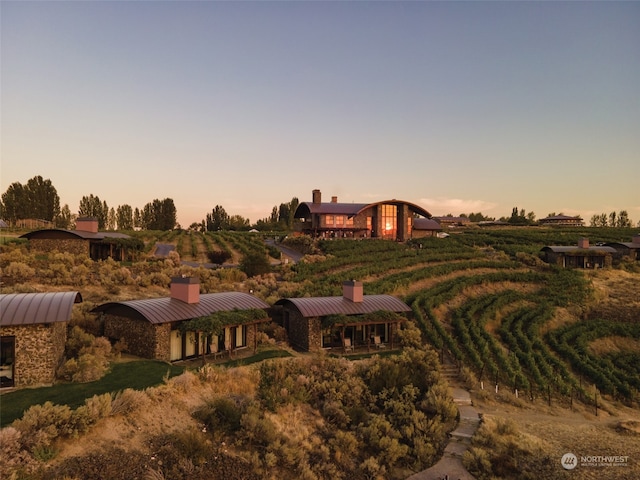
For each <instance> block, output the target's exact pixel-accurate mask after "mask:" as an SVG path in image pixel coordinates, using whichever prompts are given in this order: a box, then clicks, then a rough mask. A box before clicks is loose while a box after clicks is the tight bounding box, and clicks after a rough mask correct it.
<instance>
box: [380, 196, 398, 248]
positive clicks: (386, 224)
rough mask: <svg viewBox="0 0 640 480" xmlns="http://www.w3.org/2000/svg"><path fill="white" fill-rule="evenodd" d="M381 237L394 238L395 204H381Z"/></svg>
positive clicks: (395, 230) (396, 218) (395, 227)
mask: <svg viewBox="0 0 640 480" xmlns="http://www.w3.org/2000/svg"><path fill="white" fill-rule="evenodd" d="M381 210H382V232H381V236H382V238H385V239H387V240H394V239H395V238H396V236H397V235H396V233H397V228H398V227H397V222H398V207H396V206H395V205H386V204H385V205H382V206H381Z"/></svg>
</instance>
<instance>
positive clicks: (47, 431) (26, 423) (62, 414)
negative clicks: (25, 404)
mask: <svg viewBox="0 0 640 480" xmlns="http://www.w3.org/2000/svg"><path fill="white" fill-rule="evenodd" d="M13 427H15V428H16V429H17V430H19V431H20V433H21V434H22V435H21V437H22V444H23V445H24V446H25V447H26V448H28V449H29V450H33V448H36V447H40V446H49V445H51V443H52V442H53V441H54V440H55V439H56V438H58V437H60V436H62V437H64V436H69V435H71V434H73V433H74V427H73V421H72V412H71V409H70V408H69V407H68V406H67V405H54V404H53V403H52V402H45V403H44V404H42V405H33V406H31V407H30V408H29V409H28V410H27V411H26V412H25V413H24V415H23V416H22V418H20V419H18V420H16V421H14V422H13Z"/></svg>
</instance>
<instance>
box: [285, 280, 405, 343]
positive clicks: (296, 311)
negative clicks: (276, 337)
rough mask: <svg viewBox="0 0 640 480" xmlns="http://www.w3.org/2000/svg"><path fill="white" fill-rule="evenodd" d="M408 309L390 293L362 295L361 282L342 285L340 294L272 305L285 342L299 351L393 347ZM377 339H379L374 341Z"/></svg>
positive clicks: (291, 299)
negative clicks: (279, 322) (283, 331)
mask: <svg viewBox="0 0 640 480" xmlns="http://www.w3.org/2000/svg"><path fill="white" fill-rule="evenodd" d="M410 311H411V308H410V307H409V306H408V305H407V304H406V303H404V302H403V301H401V300H399V299H398V298H396V297H394V296H392V295H364V294H363V285H362V282H357V281H349V282H344V284H343V295H342V296H334V297H311V298H283V299H280V300H278V301H277V302H276V303H275V305H274V315H275V314H276V312H277V313H278V315H279V317H280V321H281V323H282V325H283V327H284V328H285V329H286V330H287V333H288V336H289V343H290V344H291V346H292V347H293V348H295V349H296V350H300V351H317V350H322V349H341V350H344V348H345V345H346V343H345V341H346V342H347V343H348V345H349V347H351V348H357V347H363V348H364V347H366V348H367V349H370V348H371V347H374V348H376V347H380V346H381V345H391V346H392V347H393V345H394V342H395V341H396V339H395V334H396V332H397V328H398V326H399V325H400V324H401V323H402V322H404V321H405V320H406V317H405V316H404V314H406V313H407V312H410ZM378 341H379V342H378Z"/></svg>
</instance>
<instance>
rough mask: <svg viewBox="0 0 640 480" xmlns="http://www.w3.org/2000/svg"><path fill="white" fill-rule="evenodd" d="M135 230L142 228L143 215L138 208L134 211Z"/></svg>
mask: <svg viewBox="0 0 640 480" xmlns="http://www.w3.org/2000/svg"><path fill="white" fill-rule="evenodd" d="M133 228H142V214H141V213H140V209H139V208H138V207H136V209H135V210H134V211H133Z"/></svg>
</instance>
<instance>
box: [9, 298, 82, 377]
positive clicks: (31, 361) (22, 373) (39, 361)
mask: <svg viewBox="0 0 640 480" xmlns="http://www.w3.org/2000/svg"><path fill="white" fill-rule="evenodd" d="M80 302H82V296H81V295H80V293H78V292H48V293H12V294H5V295H0V312H1V316H0V342H1V344H0V386H2V387H26V386H32V385H49V384H52V383H53V382H54V380H55V377H56V371H57V369H58V367H59V366H60V365H61V363H62V361H63V360H64V348H65V344H66V341H67V324H68V322H69V320H70V319H71V311H72V307H73V305H74V304H76V303H80Z"/></svg>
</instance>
